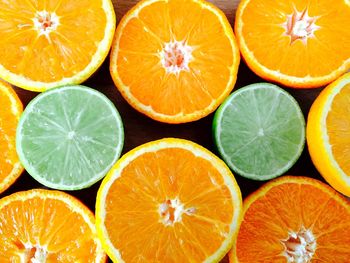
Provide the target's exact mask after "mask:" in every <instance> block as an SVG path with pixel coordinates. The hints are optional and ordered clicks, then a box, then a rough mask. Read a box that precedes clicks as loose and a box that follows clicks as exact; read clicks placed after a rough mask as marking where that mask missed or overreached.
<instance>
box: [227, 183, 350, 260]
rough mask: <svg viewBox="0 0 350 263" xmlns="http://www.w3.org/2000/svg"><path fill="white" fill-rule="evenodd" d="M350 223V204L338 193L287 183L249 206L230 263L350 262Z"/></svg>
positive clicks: (267, 189)
mask: <svg viewBox="0 0 350 263" xmlns="http://www.w3.org/2000/svg"><path fill="white" fill-rule="evenodd" d="M349 222H350V204H349V202H348V201H347V200H345V199H344V198H343V197H342V196H341V195H340V194H338V193H337V192H336V191H335V190H334V189H332V188H330V187H329V186H327V185H326V184H324V183H321V182H319V181H317V180H315V179H311V178H307V177H291V176H285V177H281V178H279V179H276V180H274V181H271V182H269V183H267V184H266V185H265V186H263V187H262V188H261V189H259V190H258V191H256V192H255V193H253V194H251V195H250V196H249V197H248V198H247V199H246V200H245V201H244V216H243V221H242V224H241V227H240V229H239V233H238V237H237V242H236V246H235V247H234V249H233V250H232V253H230V262H237V263H238V262H239V263H252V262H273V263H275V262H277V263H282V262H283V263H288V262H299V263H308V262H337V263H346V262H349V258H350V242H349V237H350V227H349V226H350V223H349Z"/></svg>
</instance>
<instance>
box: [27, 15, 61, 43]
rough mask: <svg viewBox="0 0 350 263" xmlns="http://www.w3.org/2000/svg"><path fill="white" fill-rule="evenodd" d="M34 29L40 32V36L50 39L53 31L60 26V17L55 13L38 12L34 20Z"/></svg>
mask: <svg viewBox="0 0 350 263" xmlns="http://www.w3.org/2000/svg"><path fill="white" fill-rule="evenodd" d="M33 23H34V28H35V29H36V30H37V31H38V34H39V36H41V35H44V36H45V37H47V38H49V35H50V33H51V32H52V31H55V30H56V29H57V27H58V26H59V24H60V19H59V16H57V15H56V13H55V12H48V11H46V10H42V11H38V12H37V13H36V15H35V17H34V18H33Z"/></svg>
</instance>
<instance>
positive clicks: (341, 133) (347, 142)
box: [326, 84, 350, 175]
mask: <svg viewBox="0 0 350 263" xmlns="http://www.w3.org/2000/svg"><path fill="white" fill-rule="evenodd" d="M349 103H350V84H347V85H345V86H344V87H343V88H342V89H341V90H340V92H339V93H338V94H337V95H336V96H335V97H334V99H333V102H332V107H331V110H330V111H329V112H328V115H327V118H326V125H327V134H328V138H329V143H330V145H331V150H332V154H333V157H334V159H335V160H336V162H337V163H338V164H339V166H340V167H341V169H342V170H343V171H344V173H345V174H347V175H350V163H349V160H350V107H349Z"/></svg>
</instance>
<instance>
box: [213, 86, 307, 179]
mask: <svg viewBox="0 0 350 263" xmlns="http://www.w3.org/2000/svg"><path fill="white" fill-rule="evenodd" d="M213 131H214V140H215V143H216V146H217V148H218V151H219V152H220V154H221V156H222V158H223V159H224V161H225V162H226V163H227V164H228V166H229V167H230V168H231V169H232V170H234V171H235V172H236V173H238V174H240V175H241V176H243V177H247V178H250V179H254V180H269V179H272V178H275V177H277V176H280V175H282V174H283V173H285V172H286V171H288V170H289V169H290V168H291V167H292V166H293V164H294V163H295V162H296V161H297V160H298V159H299V157H300V155H301V153H302V151H303V149H304V144H305V119H304V116H303V114H302V112H301V110H300V107H299V105H298V103H297V102H296V101H295V99H294V98H293V97H292V96H291V95H289V93H287V92H286V91H284V90H283V89H281V88H279V87H277V86H275V85H272V84H268V83H257V84H253V85H249V86H246V87H244V88H241V89H239V90H237V91H236V92H234V93H232V94H231V95H230V96H229V97H228V98H227V99H226V101H225V102H224V103H223V104H222V105H221V106H220V108H219V109H218V111H217V112H216V113H215V117H214V122H213Z"/></svg>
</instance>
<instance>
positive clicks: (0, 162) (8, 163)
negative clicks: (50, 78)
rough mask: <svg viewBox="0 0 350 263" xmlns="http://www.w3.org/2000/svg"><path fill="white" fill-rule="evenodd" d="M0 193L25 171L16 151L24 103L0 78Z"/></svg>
mask: <svg viewBox="0 0 350 263" xmlns="http://www.w3.org/2000/svg"><path fill="white" fill-rule="evenodd" d="M0 105H1V106H0V193H2V192H3V191H5V190H6V189H7V188H9V187H10V186H11V185H12V184H13V183H14V182H15V181H16V180H17V178H18V177H19V176H20V175H21V173H22V172H23V167H22V165H21V164H20V162H19V159H18V156H17V153H16V141H15V140H16V128H17V124H18V121H19V117H20V115H21V114H22V112H23V105H22V102H21V101H20V99H19V98H18V96H17V94H16V92H15V91H14V90H13V89H12V87H11V86H10V85H8V84H7V83H5V82H3V81H1V80H0Z"/></svg>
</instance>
